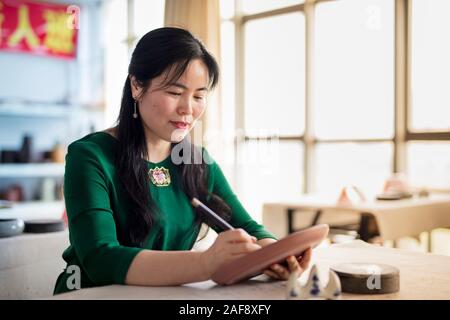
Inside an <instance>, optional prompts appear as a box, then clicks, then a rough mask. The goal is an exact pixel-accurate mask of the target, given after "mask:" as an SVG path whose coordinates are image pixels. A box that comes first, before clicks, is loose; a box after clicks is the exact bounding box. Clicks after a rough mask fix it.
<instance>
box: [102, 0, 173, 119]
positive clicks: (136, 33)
mask: <svg viewBox="0 0 450 320" xmlns="http://www.w3.org/2000/svg"><path fill="white" fill-rule="evenodd" d="M131 3H133V8H134V9H133V10H132V12H131V16H128V6H129V5H131ZM105 10H106V17H107V22H106V26H105V29H104V32H105V38H106V49H107V50H105V52H106V54H105V96H106V106H107V108H106V112H105V123H106V125H107V126H112V125H113V124H114V123H115V121H116V120H117V117H118V115H119V110H120V101H121V98H122V90H123V85H124V83H125V80H126V77H127V74H128V63H129V59H130V55H131V52H132V51H133V49H134V46H135V44H136V43H137V41H138V40H139V39H140V38H141V37H142V36H143V35H144V34H146V33H147V32H149V31H150V30H153V29H156V28H159V27H162V26H163V24H164V0H153V1H145V0H128V1H123V0H111V1H108V2H105ZM128 19H131V20H132V21H131V29H129V28H128ZM133 38H134V39H135V40H134V41H132V39H133Z"/></svg>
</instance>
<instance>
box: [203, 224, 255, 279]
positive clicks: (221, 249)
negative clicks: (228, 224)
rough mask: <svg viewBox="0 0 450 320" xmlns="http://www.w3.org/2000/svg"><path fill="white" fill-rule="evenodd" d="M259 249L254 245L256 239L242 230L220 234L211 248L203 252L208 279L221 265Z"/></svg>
mask: <svg viewBox="0 0 450 320" xmlns="http://www.w3.org/2000/svg"><path fill="white" fill-rule="evenodd" d="M259 249H261V246H260V245H258V244H257V243H256V238H255V237H252V236H250V235H249V234H248V233H247V232H246V231H245V230H243V229H235V230H228V231H224V232H221V233H220V234H219V235H218V237H217V239H216V240H215V241H214V243H213V244H212V245H211V247H209V249H208V250H206V251H204V252H203V262H204V266H205V269H206V273H207V277H208V279H209V278H211V276H212V274H213V273H214V272H215V271H216V270H217V269H218V268H219V266H221V265H222V264H224V263H226V262H230V261H232V260H234V259H236V258H239V257H241V256H243V255H245V254H247V253H249V252H252V251H255V250H259Z"/></svg>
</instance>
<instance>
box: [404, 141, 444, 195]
mask: <svg viewBox="0 0 450 320" xmlns="http://www.w3.org/2000/svg"><path fill="white" fill-rule="evenodd" d="M407 159H408V167H407V172H408V177H409V180H410V182H411V183H412V184H413V185H414V186H417V187H432V188H436V189H450V142H449V141H445V142H410V143H408V145H407Z"/></svg>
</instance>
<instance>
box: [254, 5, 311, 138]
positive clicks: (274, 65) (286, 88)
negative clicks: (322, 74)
mask: <svg viewBox="0 0 450 320" xmlns="http://www.w3.org/2000/svg"><path fill="white" fill-rule="evenodd" d="M304 33H305V21H304V17H303V14H301V13H300V12H295V13H290V14H284V15H277V16H274V17H269V18H265V19H257V20H251V21H249V22H247V23H246V25H245V132H246V135H248V136H268V135H271V134H272V135H273V134H276V135H280V136H283V135H298V136H299V135H301V134H302V133H303V130H304V118H305V116H304V101H305V80H304V79H305V66H304V63H305V62H304V61H305V58H304V56H305V40H304Z"/></svg>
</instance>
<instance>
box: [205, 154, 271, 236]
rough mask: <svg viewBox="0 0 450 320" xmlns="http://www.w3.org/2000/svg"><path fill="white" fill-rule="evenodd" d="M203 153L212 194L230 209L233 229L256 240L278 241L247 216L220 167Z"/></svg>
mask: <svg viewBox="0 0 450 320" xmlns="http://www.w3.org/2000/svg"><path fill="white" fill-rule="evenodd" d="M204 152H205V158H206V159H208V160H207V161H208V163H209V170H210V177H209V179H210V183H212V192H213V193H214V194H216V195H218V196H219V197H220V198H222V199H223V200H224V201H225V202H226V203H227V204H228V206H229V207H230V208H231V211H232V213H231V220H230V224H231V225H232V226H233V227H235V228H242V229H244V230H245V231H247V232H248V233H249V234H250V235H252V236H254V237H256V238H257V239H258V240H260V239H264V238H272V239H275V240H278V239H277V238H276V237H275V236H274V235H273V234H272V233H270V232H268V231H267V230H265V229H264V226H262V225H261V224H258V223H257V222H256V221H255V220H253V219H252V217H251V216H250V215H249V214H248V212H247V211H246V210H245V208H244V207H243V206H242V204H241V202H240V201H239V199H238V198H237V196H236V195H235V194H234V192H233V190H232V189H231V187H230V184H229V183H228V181H227V179H226V178H225V175H224V174H223V172H222V169H221V168H220V166H219V165H218V164H217V163H216V162H215V161H214V160H213V159H212V158H211V156H210V155H209V154H208V153H207V152H206V150H205V151H204Z"/></svg>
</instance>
